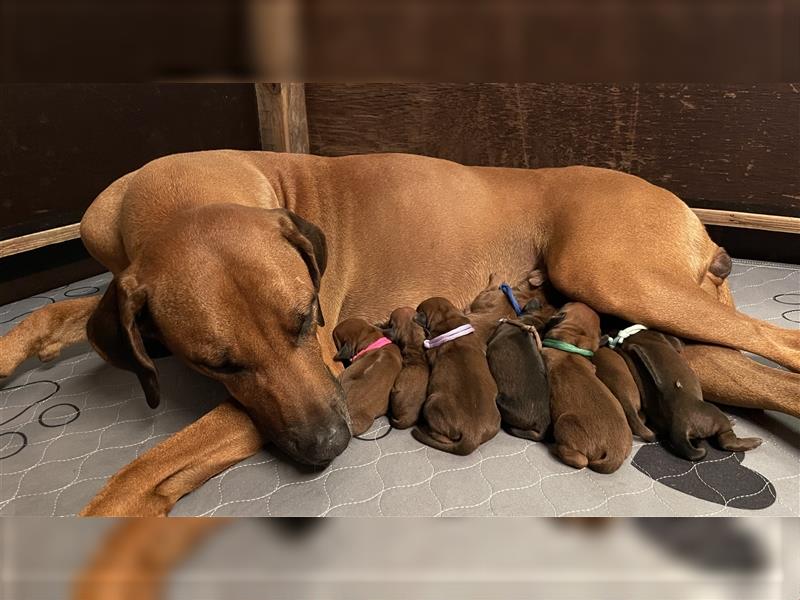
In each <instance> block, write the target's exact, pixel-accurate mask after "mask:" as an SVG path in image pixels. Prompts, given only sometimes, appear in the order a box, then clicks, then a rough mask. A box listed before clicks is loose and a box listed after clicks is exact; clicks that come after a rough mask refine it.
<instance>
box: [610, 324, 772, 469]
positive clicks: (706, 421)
mask: <svg viewBox="0 0 800 600" xmlns="http://www.w3.org/2000/svg"><path fill="white" fill-rule="evenodd" d="M681 348H682V345H681V342H680V341H679V340H678V339H677V338H674V337H673V336H666V335H664V334H662V333H659V332H657V331H651V330H647V331H641V332H639V333H637V334H634V335H632V336H630V337H629V338H628V339H626V340H625V343H624V344H623V345H622V355H623V357H624V358H625V361H626V362H627V363H628V366H629V367H630V369H631V373H632V374H633V377H634V379H635V380H636V385H637V386H638V387H639V391H640V393H641V397H642V405H643V407H644V411H645V414H646V415H647V421H648V423H650V424H651V425H652V427H653V428H655V429H656V431H658V433H659V435H660V436H661V437H663V438H665V439H666V440H668V441H669V443H670V445H671V447H672V449H673V450H675V452H677V453H678V454H679V455H680V456H681V457H683V458H686V459H687V460H700V459H701V458H703V457H705V455H706V449H705V448H703V447H698V446H696V445H695V444H694V441H695V440H701V439H706V438H710V439H712V440H713V441H714V442H715V443H716V444H717V445H718V446H719V447H720V448H722V449H723V450H730V451H733V452H740V451H744V450H752V449H753V448H756V447H757V446H759V445H760V444H761V440H760V439H759V438H738V437H736V434H734V433H733V427H732V426H731V422H730V420H729V419H728V417H726V416H725V414H724V413H723V412H722V411H721V410H719V409H718V408H717V407H716V406H714V405H713V404H709V403H708V402H705V401H704V400H703V392H702V390H701V387H700V381H699V380H698V379H697V376H696V375H695V374H694V373H693V372H692V370H691V368H690V367H689V365H688V364H687V363H686V361H685V360H683V358H682V357H681V354H680V350H681Z"/></svg>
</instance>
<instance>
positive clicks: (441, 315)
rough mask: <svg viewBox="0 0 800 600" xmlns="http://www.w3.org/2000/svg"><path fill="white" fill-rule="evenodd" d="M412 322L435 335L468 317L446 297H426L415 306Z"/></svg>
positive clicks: (428, 333)
mask: <svg viewBox="0 0 800 600" xmlns="http://www.w3.org/2000/svg"><path fill="white" fill-rule="evenodd" d="M414 322H415V323H416V324H417V325H419V326H420V327H422V328H423V329H424V330H425V333H426V334H427V335H430V336H437V335H440V334H442V333H445V332H446V331H450V330H451V329H455V328H456V327H459V326H460V325H466V324H468V323H469V319H468V318H467V317H466V315H464V313H462V312H461V311H460V310H458V309H457V308H456V307H455V306H454V305H453V303H452V302H450V301H449V300H447V299H446V298H440V297H434V298H428V299H427V300H425V301H424V302H423V303H422V304H420V305H419V306H418V307H417V314H416V315H415V316H414Z"/></svg>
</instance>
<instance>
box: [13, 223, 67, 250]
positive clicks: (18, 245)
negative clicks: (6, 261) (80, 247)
mask: <svg viewBox="0 0 800 600" xmlns="http://www.w3.org/2000/svg"><path fill="white" fill-rule="evenodd" d="M79 237H81V224H80V223H73V224H72V225H64V226H63V227H56V228H54V229H46V230H44V231H37V232H36V233H29V234H28V235H22V236H19V237H15V238H10V239H7V240H0V258H5V257H6V256H13V255H14V254H20V253H22V252H28V251H30V250H36V249H37V248H42V247H44V246H50V245H52V244H59V243H61V242H67V241H69V240H76V239H78V238H79Z"/></svg>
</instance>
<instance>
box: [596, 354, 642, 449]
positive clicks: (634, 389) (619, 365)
mask: <svg viewBox="0 0 800 600" xmlns="http://www.w3.org/2000/svg"><path fill="white" fill-rule="evenodd" d="M592 364H593V365H594V366H595V369H596V371H595V375H597V378H598V379H599V380H600V381H602V382H603V383H604V384H605V386H606V387H607V388H608V389H609V390H610V391H611V393H612V394H614V396H616V397H617V400H618V401H619V403H620V405H621V406H622V410H623V412H624V413H625V418H626V419H627V420H628V426H629V427H630V428H631V431H632V432H633V433H634V435H638V436H639V437H640V438H642V439H643V440H644V441H646V442H652V441H654V440H655V439H656V434H655V433H653V432H652V430H650V428H648V427H647V426H646V425H645V424H644V413H642V400H641V397H640V395H639V388H638V386H637V385H636V381H634V379H633V375H631V371H630V369H628V365H627V364H626V363H625V359H624V358H622V356H620V355H619V354H617V353H616V352H614V350H612V349H611V348H608V347H606V346H603V347H602V348H598V350H597V352H595V353H594V356H593V357H592Z"/></svg>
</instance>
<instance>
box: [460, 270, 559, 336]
mask: <svg viewBox="0 0 800 600" xmlns="http://www.w3.org/2000/svg"><path fill="white" fill-rule="evenodd" d="M546 279H547V278H546V275H545V272H544V271H542V270H540V269H535V270H533V271H531V272H530V273H529V274H528V276H527V277H526V278H525V279H523V280H522V281H520V282H518V283H517V284H516V285H515V286H514V287H513V288H512V290H511V291H512V293H513V294H514V297H515V298H516V300H517V303H518V304H519V306H520V307H523V306H525V305H526V304H527V303H528V302H530V301H531V300H534V299H536V300H538V301H539V305H540V306H541V309H540V310H541V312H542V314H543V315H545V319H549V318H550V317H551V316H552V315H553V314H555V312H556V311H555V308H553V307H552V306H551V305H550V304H549V303H548V302H547V298H546V296H545V292H544V290H543V288H542V286H543V285H544V283H545V282H546ZM501 284H503V281H502V279H500V278H499V277H498V276H497V275H496V274H494V273H492V274H491V275H490V276H489V284H488V285H487V286H486V287H485V288H484V289H483V291H482V292H481V293H480V294H478V295H477V296H476V297H475V299H474V300H473V301H472V303H471V304H470V305H469V310H468V311H467V317H469V321H470V323H472V326H473V327H474V328H475V334H476V335H477V336H478V339H480V340H481V341H482V342H483V343H484V344H485V343H486V342H487V341H488V340H489V338H490V337H491V335H492V333H494V330H495V328H496V327H497V321H498V320H499V319H504V318H506V319H507V318H511V317H515V316H516V314H517V313H516V312H515V310H514V307H513V306H512V304H511V301H510V300H509V298H508V297H507V296H506V294H505V293H504V292H503V290H501V289H500V285H501Z"/></svg>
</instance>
